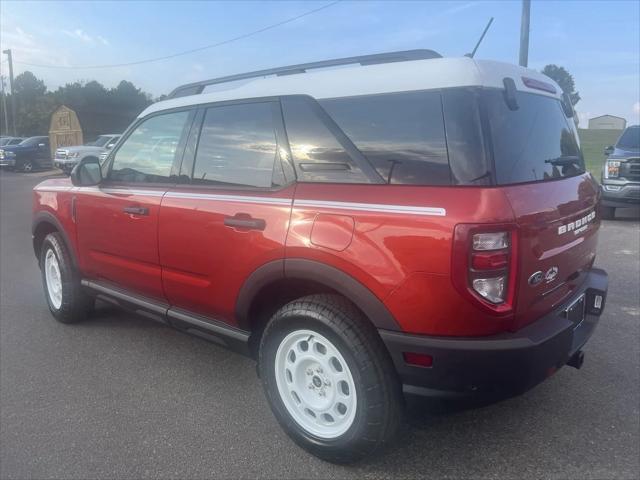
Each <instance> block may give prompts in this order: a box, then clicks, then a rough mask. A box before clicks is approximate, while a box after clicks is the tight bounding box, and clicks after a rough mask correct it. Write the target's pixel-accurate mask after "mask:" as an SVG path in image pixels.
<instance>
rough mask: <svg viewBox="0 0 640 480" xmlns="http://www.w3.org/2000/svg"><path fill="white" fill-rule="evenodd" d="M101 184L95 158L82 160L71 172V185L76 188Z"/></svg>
mask: <svg viewBox="0 0 640 480" xmlns="http://www.w3.org/2000/svg"><path fill="white" fill-rule="evenodd" d="M100 182H102V170H101V169H100V162H99V161H98V159H97V158H83V159H82V160H80V162H79V163H78V164H77V165H76V166H75V167H74V168H73V170H71V183H73V185H74V186H76V187H91V186H94V185H99V184H100Z"/></svg>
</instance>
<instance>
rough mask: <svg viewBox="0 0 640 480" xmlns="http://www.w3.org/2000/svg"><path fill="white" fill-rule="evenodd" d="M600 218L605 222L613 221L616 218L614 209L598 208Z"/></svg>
mask: <svg viewBox="0 0 640 480" xmlns="http://www.w3.org/2000/svg"><path fill="white" fill-rule="evenodd" d="M600 212H601V214H602V218H604V219H605V220H613V219H615V218H616V207H600Z"/></svg>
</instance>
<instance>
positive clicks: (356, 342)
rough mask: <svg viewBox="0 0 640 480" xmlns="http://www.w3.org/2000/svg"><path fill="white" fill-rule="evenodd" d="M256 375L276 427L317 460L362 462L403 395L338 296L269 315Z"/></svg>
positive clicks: (374, 341)
mask: <svg viewBox="0 0 640 480" xmlns="http://www.w3.org/2000/svg"><path fill="white" fill-rule="evenodd" d="M259 370H260V377H261V378H262V382H263V386H264V389H265V392H266V395H267V398H268V400H269V403H270V405H271V409H272V410H273V412H274V414H275V416H276V418H277V419H278V421H279V423H280V424H281V425H282V427H283V428H284V429H285V431H286V432H287V433H288V434H289V435H290V436H291V438H292V439H293V440H294V441H295V442H296V443H298V444H299V445H300V446H302V447H303V448H305V449H306V450H308V451H309V452H311V453H313V454H314V455H316V456H318V457H320V458H322V459H325V460H328V461H331V462H336V463H347V462H352V461H355V460H358V459H360V458H363V457H365V456H367V455H369V454H371V453H372V452H374V451H375V450H376V449H378V448H379V447H381V446H383V445H384V444H386V443H388V442H389V441H390V440H391V439H392V438H393V436H394V434H395V432H396V431H397V429H398V427H399V425H400V422H401V418H402V407H403V400H402V393H401V388H400V384H399V381H398V379H397V375H396V374H395V371H394V369H393V366H392V364H391V360H390V359H389V356H388V353H387V351H386V349H385V347H384V345H383V344H382V341H381V340H380V338H379V337H378V335H377V332H376V331H375V329H374V328H373V327H372V326H371V325H370V324H369V323H368V320H367V319H366V318H365V317H364V316H363V315H362V313H360V311H359V310H357V308H356V307H355V306H354V305H353V304H351V303H350V302H348V301H347V300H346V299H344V298H342V297H340V296H338V295H311V296H308V297H304V298H301V299H299V300H296V301H293V302H291V303H289V304H287V305H285V306H284V307H283V308H281V309H280V310H279V311H278V312H276V314H275V315H274V316H273V318H272V319H271V321H270V322H269V324H268V325H267V327H266V329H265V332H264V334H263V337H262V341H261V344H260V352H259Z"/></svg>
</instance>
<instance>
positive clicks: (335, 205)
mask: <svg viewBox="0 0 640 480" xmlns="http://www.w3.org/2000/svg"><path fill="white" fill-rule="evenodd" d="M35 190H37V191H79V192H92V193H98V192H102V193H106V194H115V195H117V194H120V195H122V194H124V195H126V194H129V195H146V196H149V197H162V196H163V195H164V196H165V197H166V198H176V199H187V200H213V201H216V202H238V203H260V204H263V205H283V206H284V205H287V206H288V205H291V203H292V199H289V198H277V197H276V198H273V197H251V196H244V195H219V194H213V193H195V192H167V193H164V191H158V190H131V189H126V188H104V189H99V188H96V187H75V188H73V187H55V186H52V187H42V188H36V189H35ZM293 206H294V207H304V208H327V209H337V210H355V211H361V212H379V213H397V214H398V213H399V214H407V215H427V216H436V217H444V216H445V215H446V214H447V211H446V210H445V209H444V208H440V207H417V206H412V205H388V204H381V203H356V202H334V201H327V200H295V201H294V202H293Z"/></svg>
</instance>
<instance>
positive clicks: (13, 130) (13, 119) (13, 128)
mask: <svg viewBox="0 0 640 480" xmlns="http://www.w3.org/2000/svg"><path fill="white" fill-rule="evenodd" d="M2 53H6V54H7V59H8V60H9V88H10V89H11V134H12V135H13V136H14V137H15V136H16V92H15V90H14V89H13V57H12V56H11V49H10V48H9V49H7V50H3V51H2ZM5 111H6V110H5Z"/></svg>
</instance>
